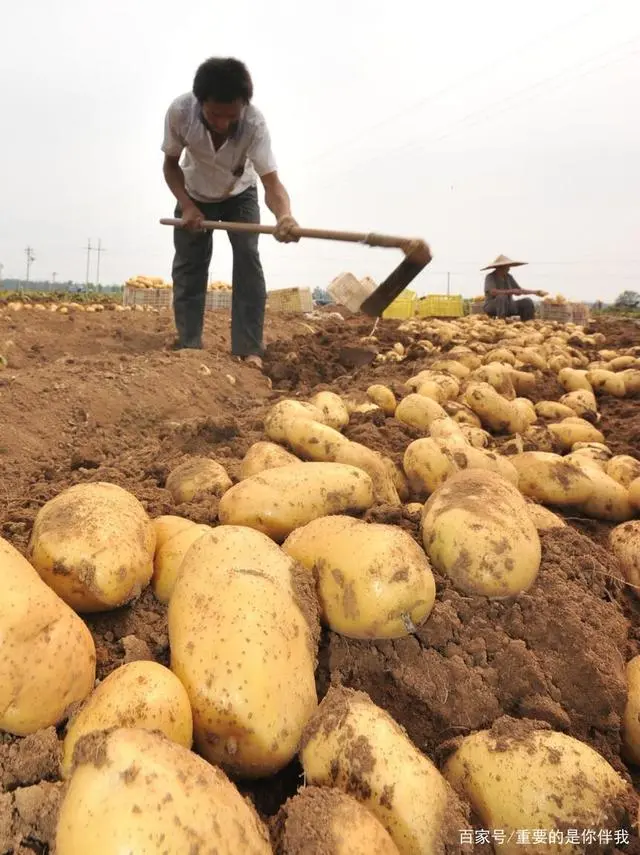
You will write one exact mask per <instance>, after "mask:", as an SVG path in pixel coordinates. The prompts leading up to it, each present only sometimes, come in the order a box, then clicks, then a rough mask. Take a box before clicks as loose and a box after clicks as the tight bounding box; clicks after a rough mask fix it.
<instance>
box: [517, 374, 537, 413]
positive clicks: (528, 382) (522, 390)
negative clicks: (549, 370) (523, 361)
mask: <svg viewBox="0 0 640 855" xmlns="http://www.w3.org/2000/svg"><path fill="white" fill-rule="evenodd" d="M511 382H512V383H513V386H514V389H515V390H516V395H523V396H525V397H526V396H527V395H530V394H531V393H532V392H533V390H534V389H535V387H536V376H535V374H529V372H527V371H516V369H515V368H514V369H513V371H512V372H511ZM531 406H533V404H532V405H531Z"/></svg>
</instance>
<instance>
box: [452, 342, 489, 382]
mask: <svg viewBox="0 0 640 855" xmlns="http://www.w3.org/2000/svg"><path fill="white" fill-rule="evenodd" d="M447 355H448V356H449V358H450V359H455V361H456V362H458V363H460V365H464V366H465V368H468V369H469V371H475V369H476V368H480V366H481V365H482V360H481V359H480V357H479V356H477V354H475V353H474V352H473V351H472V350H470V349H469V348H468V347H463V346H461V345H459V346H456V347H452V348H451V350H450V351H449V353H448V354H447ZM460 379H464V378H460Z"/></svg>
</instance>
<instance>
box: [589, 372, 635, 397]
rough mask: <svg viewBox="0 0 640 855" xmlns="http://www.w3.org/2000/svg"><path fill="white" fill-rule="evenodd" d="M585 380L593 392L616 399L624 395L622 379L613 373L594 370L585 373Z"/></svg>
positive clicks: (624, 389) (624, 388)
mask: <svg viewBox="0 0 640 855" xmlns="http://www.w3.org/2000/svg"><path fill="white" fill-rule="evenodd" d="M587 380H588V381H589V382H590V383H591V386H592V387H593V390H594V392H605V393H606V394H608V395H613V396H614V397H616V398H624V396H625V394H626V386H625V381H624V377H622V376H621V375H620V374H616V373H615V372H614V371H605V370H604V369H603V368H596V369H594V370H593V371H588V372H587Z"/></svg>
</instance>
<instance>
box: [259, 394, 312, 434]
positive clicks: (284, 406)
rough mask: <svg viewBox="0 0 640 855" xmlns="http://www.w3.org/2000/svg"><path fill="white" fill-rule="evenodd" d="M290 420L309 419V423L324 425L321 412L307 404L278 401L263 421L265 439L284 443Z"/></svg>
mask: <svg viewBox="0 0 640 855" xmlns="http://www.w3.org/2000/svg"><path fill="white" fill-rule="evenodd" d="M291 418H299V419H309V420H310V421H316V422H320V423H321V424H323V423H324V415H323V413H322V411H321V410H319V409H318V408H317V407H314V406H313V404H309V403H308V402H307V401H295V400H292V399H290V398H285V399H284V400H282V401H278V403H277V404H274V405H273V407H271V409H270V410H269V412H268V413H267V415H266V416H265V420H264V432H265V434H266V436H267V439H270V440H271V441H272V442H280V443H282V442H284V441H285V439H286V428H285V426H286V424H287V422H288V421H289V420H290V419H291Z"/></svg>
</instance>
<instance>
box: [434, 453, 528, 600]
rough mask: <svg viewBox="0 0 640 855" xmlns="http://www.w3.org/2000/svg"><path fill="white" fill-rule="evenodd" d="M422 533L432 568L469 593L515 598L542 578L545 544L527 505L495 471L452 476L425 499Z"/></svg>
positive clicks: (471, 472) (477, 471) (471, 471)
mask: <svg viewBox="0 0 640 855" xmlns="http://www.w3.org/2000/svg"><path fill="white" fill-rule="evenodd" d="M421 535H422V540H423V543H424V548H425V551H426V553H427V555H428V556H429V558H430V560H431V563H432V565H433V567H434V568H435V569H436V570H438V571H440V572H441V573H443V574H445V575H446V576H448V577H449V578H450V579H451V580H452V582H453V584H454V586H455V587H456V588H457V589H458V590H460V591H463V592H464V593H466V594H471V595H477V596H484V597H491V598H498V599H502V598H508V597H515V596H518V595H519V594H522V593H524V592H525V591H527V590H529V588H530V587H531V586H532V585H533V584H534V582H535V581H536V578H537V576H538V571H539V569H540V561H541V557H542V548H541V544H540V538H539V536H538V532H537V529H536V527H535V525H534V523H533V521H532V520H531V518H530V516H529V514H528V512H527V503H526V502H525V500H524V498H523V496H522V495H521V493H520V492H519V491H518V489H517V487H515V486H514V485H513V484H512V483H510V482H509V481H507V479H506V478H503V477H502V476H501V475H498V474H497V473H496V472H490V471H485V470H481V469H470V470H467V471H463V472H458V473H456V474H455V475H452V476H451V477H450V478H449V479H448V480H447V481H446V482H445V484H444V485H443V486H442V487H440V488H439V489H438V490H436V492H435V493H433V495H432V496H431V497H430V498H429V500H428V501H427V502H426V503H425V506H424V510H423V514H422V520H421Z"/></svg>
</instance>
